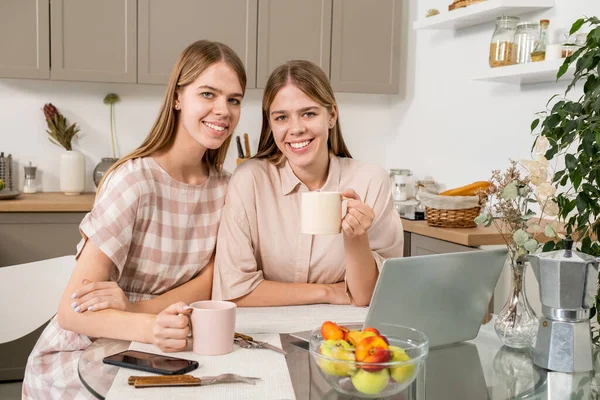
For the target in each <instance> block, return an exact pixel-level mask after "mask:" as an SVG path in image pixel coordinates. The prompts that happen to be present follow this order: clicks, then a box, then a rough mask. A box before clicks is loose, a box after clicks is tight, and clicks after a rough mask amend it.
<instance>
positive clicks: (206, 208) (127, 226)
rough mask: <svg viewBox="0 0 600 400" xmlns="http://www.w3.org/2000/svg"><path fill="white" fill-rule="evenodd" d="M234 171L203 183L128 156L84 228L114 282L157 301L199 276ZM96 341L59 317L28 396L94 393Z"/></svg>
mask: <svg viewBox="0 0 600 400" xmlns="http://www.w3.org/2000/svg"><path fill="white" fill-rule="evenodd" d="M228 181H229V174H227V173H218V172H216V171H211V174H210V177H209V179H208V180H207V181H206V182H205V183H204V184H202V185H187V184H184V183H181V182H178V181H176V180H174V179H173V178H171V177H170V176H169V175H168V174H167V173H166V172H165V171H164V170H163V169H162V168H161V167H160V166H159V164H158V163H157V162H156V161H155V160H154V159H153V158H151V157H146V158H141V159H140V158H138V159H135V160H131V161H127V162H126V163H125V164H123V166H122V167H120V168H119V169H118V170H117V171H116V172H115V173H114V174H113V175H112V176H111V178H110V180H108V181H107V183H105V184H104V186H103V187H102V190H101V192H100V193H99V195H98V198H97V199H96V202H95V204H94V208H93V209H92V211H91V212H90V213H88V214H87V215H86V216H85V217H84V219H83V221H82V222H81V225H80V231H81V234H82V236H83V239H82V240H81V242H80V243H79V245H78V246H77V255H78V256H79V254H80V252H81V250H82V249H83V246H84V245H85V243H86V241H87V240H88V239H90V240H92V241H93V242H94V243H95V244H96V245H97V246H98V247H99V248H100V249H101V250H102V251H103V252H104V253H105V254H106V255H107V256H108V257H109V258H110V259H111V260H112V261H113V263H114V265H115V268H114V271H113V273H112V276H111V280H114V281H116V282H118V283H119V285H120V286H121V288H122V289H123V290H124V291H125V293H126V294H127V295H128V296H129V300H130V301H140V300H147V299H151V298H152V297H154V296H158V295H160V294H163V293H164V292H166V291H168V290H170V289H171V288H173V287H176V286H179V285H181V284H183V283H185V282H187V281H189V280H190V279H191V278H193V277H194V276H196V275H197V274H198V272H199V271H200V270H202V268H204V266H205V265H206V264H207V263H208V262H209V260H210V258H211V256H212V254H213V252H214V250H215V244H216V239H217V230H218V226H219V222H220V219H221V211H222V209H223V205H224V203H225V193H226V191H227V183H228ZM92 340H94V339H93V338H88V337H87V336H84V335H80V334H78V333H75V332H72V331H68V330H65V329H62V328H61V327H60V326H59V325H58V322H57V319H56V316H55V317H54V318H53V319H52V320H51V321H50V323H49V324H48V326H47V327H46V329H45V330H44V332H43V333H42V335H41V336H40V338H39V340H38V342H37V344H36V345H35V348H34V349H33V351H32V352H31V354H30V356H29V359H28V362H27V367H26V370H25V379H24V381H23V399H36V400H38V399H80V398H92V396H91V395H90V394H89V392H88V391H87V389H85V388H84V387H83V385H82V384H81V382H80V380H79V377H78V375H77V363H78V361H79V357H80V355H81V353H82V352H83V350H85V349H86V348H87V347H88V346H89V345H90V344H91V343H92Z"/></svg>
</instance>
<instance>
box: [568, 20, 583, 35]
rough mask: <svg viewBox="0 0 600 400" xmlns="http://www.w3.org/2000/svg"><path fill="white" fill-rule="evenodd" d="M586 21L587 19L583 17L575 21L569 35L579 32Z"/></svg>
mask: <svg viewBox="0 0 600 400" xmlns="http://www.w3.org/2000/svg"><path fill="white" fill-rule="evenodd" d="M584 23H585V19H583V18H579V19H578V20H577V21H575V23H574V24H573V26H571V30H570V31H569V36H571V35H572V34H574V33H575V32H577V31H578V30H579V29H580V28H581V27H582V26H583V24H584Z"/></svg>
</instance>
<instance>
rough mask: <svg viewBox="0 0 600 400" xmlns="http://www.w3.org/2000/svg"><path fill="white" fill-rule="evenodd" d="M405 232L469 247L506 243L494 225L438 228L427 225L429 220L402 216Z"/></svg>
mask: <svg viewBox="0 0 600 400" xmlns="http://www.w3.org/2000/svg"><path fill="white" fill-rule="evenodd" d="M402 226H403V227H404V231H405V232H410V233H415V234H418V235H422V236H427V237H430V238H434V239H439V240H445V241H447V242H452V243H456V244H460V245H463V246H468V247H479V246H486V245H498V244H504V240H503V239H502V235H500V233H498V230H497V229H496V228H495V227H494V226H493V225H492V226H490V227H488V228H486V227H484V226H478V227H476V228H438V227H434V226H429V225H427V221H412V220H409V219H404V218H402Z"/></svg>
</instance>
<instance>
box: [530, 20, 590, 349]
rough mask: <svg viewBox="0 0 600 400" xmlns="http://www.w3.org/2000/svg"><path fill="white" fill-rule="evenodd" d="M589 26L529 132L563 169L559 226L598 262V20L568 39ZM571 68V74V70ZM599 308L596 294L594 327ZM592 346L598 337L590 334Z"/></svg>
mask: <svg viewBox="0 0 600 400" xmlns="http://www.w3.org/2000/svg"><path fill="white" fill-rule="evenodd" d="M588 24H589V26H590V31H589V33H588V35H587V39H586V42H585V44H584V45H582V46H581V47H580V48H579V49H578V50H577V51H575V52H574V53H573V54H572V55H571V56H569V57H567V58H566V59H565V61H564V63H563V64H562V66H561V67H560V69H559V71H558V73H557V79H558V78H560V77H561V76H563V75H565V74H566V73H567V72H570V71H573V80H572V81H571V82H570V83H569V86H568V87H567V90H566V92H565V96H564V98H561V99H556V96H554V97H552V98H551V99H550V101H549V102H548V105H547V107H549V105H550V103H551V102H553V101H555V100H556V101H555V102H554V104H553V105H552V107H551V108H548V110H547V111H545V112H542V113H540V114H539V118H537V119H535V120H534V121H533V122H532V124H531V130H532V132H534V131H536V129H538V128H539V129H540V131H539V133H538V137H537V138H536V141H540V140H547V141H548V144H549V147H548V151H547V152H546V154H545V156H546V158H547V159H548V160H551V159H553V158H564V168H563V169H557V170H556V172H555V173H554V178H553V183H554V184H555V185H557V187H558V189H559V190H558V194H557V196H556V199H557V203H558V208H559V214H558V218H559V220H561V221H563V222H564V226H565V231H566V234H567V236H569V237H573V238H574V239H575V240H576V241H577V242H578V250H579V251H581V252H583V253H587V254H591V255H593V256H600V242H599V241H598V238H600V20H599V19H598V18H597V17H589V18H582V19H579V20H577V21H576V22H575V23H574V24H573V26H572V27H571V31H570V34H571V35H572V34H574V33H576V32H578V31H579V30H580V29H581V28H582V27H583V26H587V25H588ZM573 66H574V68H571V67H573ZM576 85H577V87H580V86H581V87H582V89H583V95H581V97H579V98H578V99H577V100H569V99H567V98H566V96H567V94H569V92H571V94H574V93H573V92H574V91H573V89H574V88H575V87H576ZM563 246H564V245H563V243H562V241H561V240H558V239H557V240H556V241H551V242H548V243H546V244H545V245H544V247H543V251H551V250H558V249H562V248H563ZM599 307H600V290H598V291H597V295H596V307H595V309H593V310H592V318H593V317H595V318H596V319H597V321H598V322H600V315H598V314H597V313H596V310H597V309H598V308H599ZM592 336H593V341H594V343H595V344H599V341H600V334H599V332H598V330H597V328H594V327H593V328H592Z"/></svg>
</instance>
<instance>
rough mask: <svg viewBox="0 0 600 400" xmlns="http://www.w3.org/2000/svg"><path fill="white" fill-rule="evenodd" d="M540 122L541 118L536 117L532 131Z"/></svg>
mask: <svg viewBox="0 0 600 400" xmlns="http://www.w3.org/2000/svg"><path fill="white" fill-rule="evenodd" d="M539 124H540V119H539V118H537V119H535V120H534V121H533V122H532V123H531V131H532V132H533V131H534V130H535V128H537V126H538V125H539ZM534 145H535V143H534Z"/></svg>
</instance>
